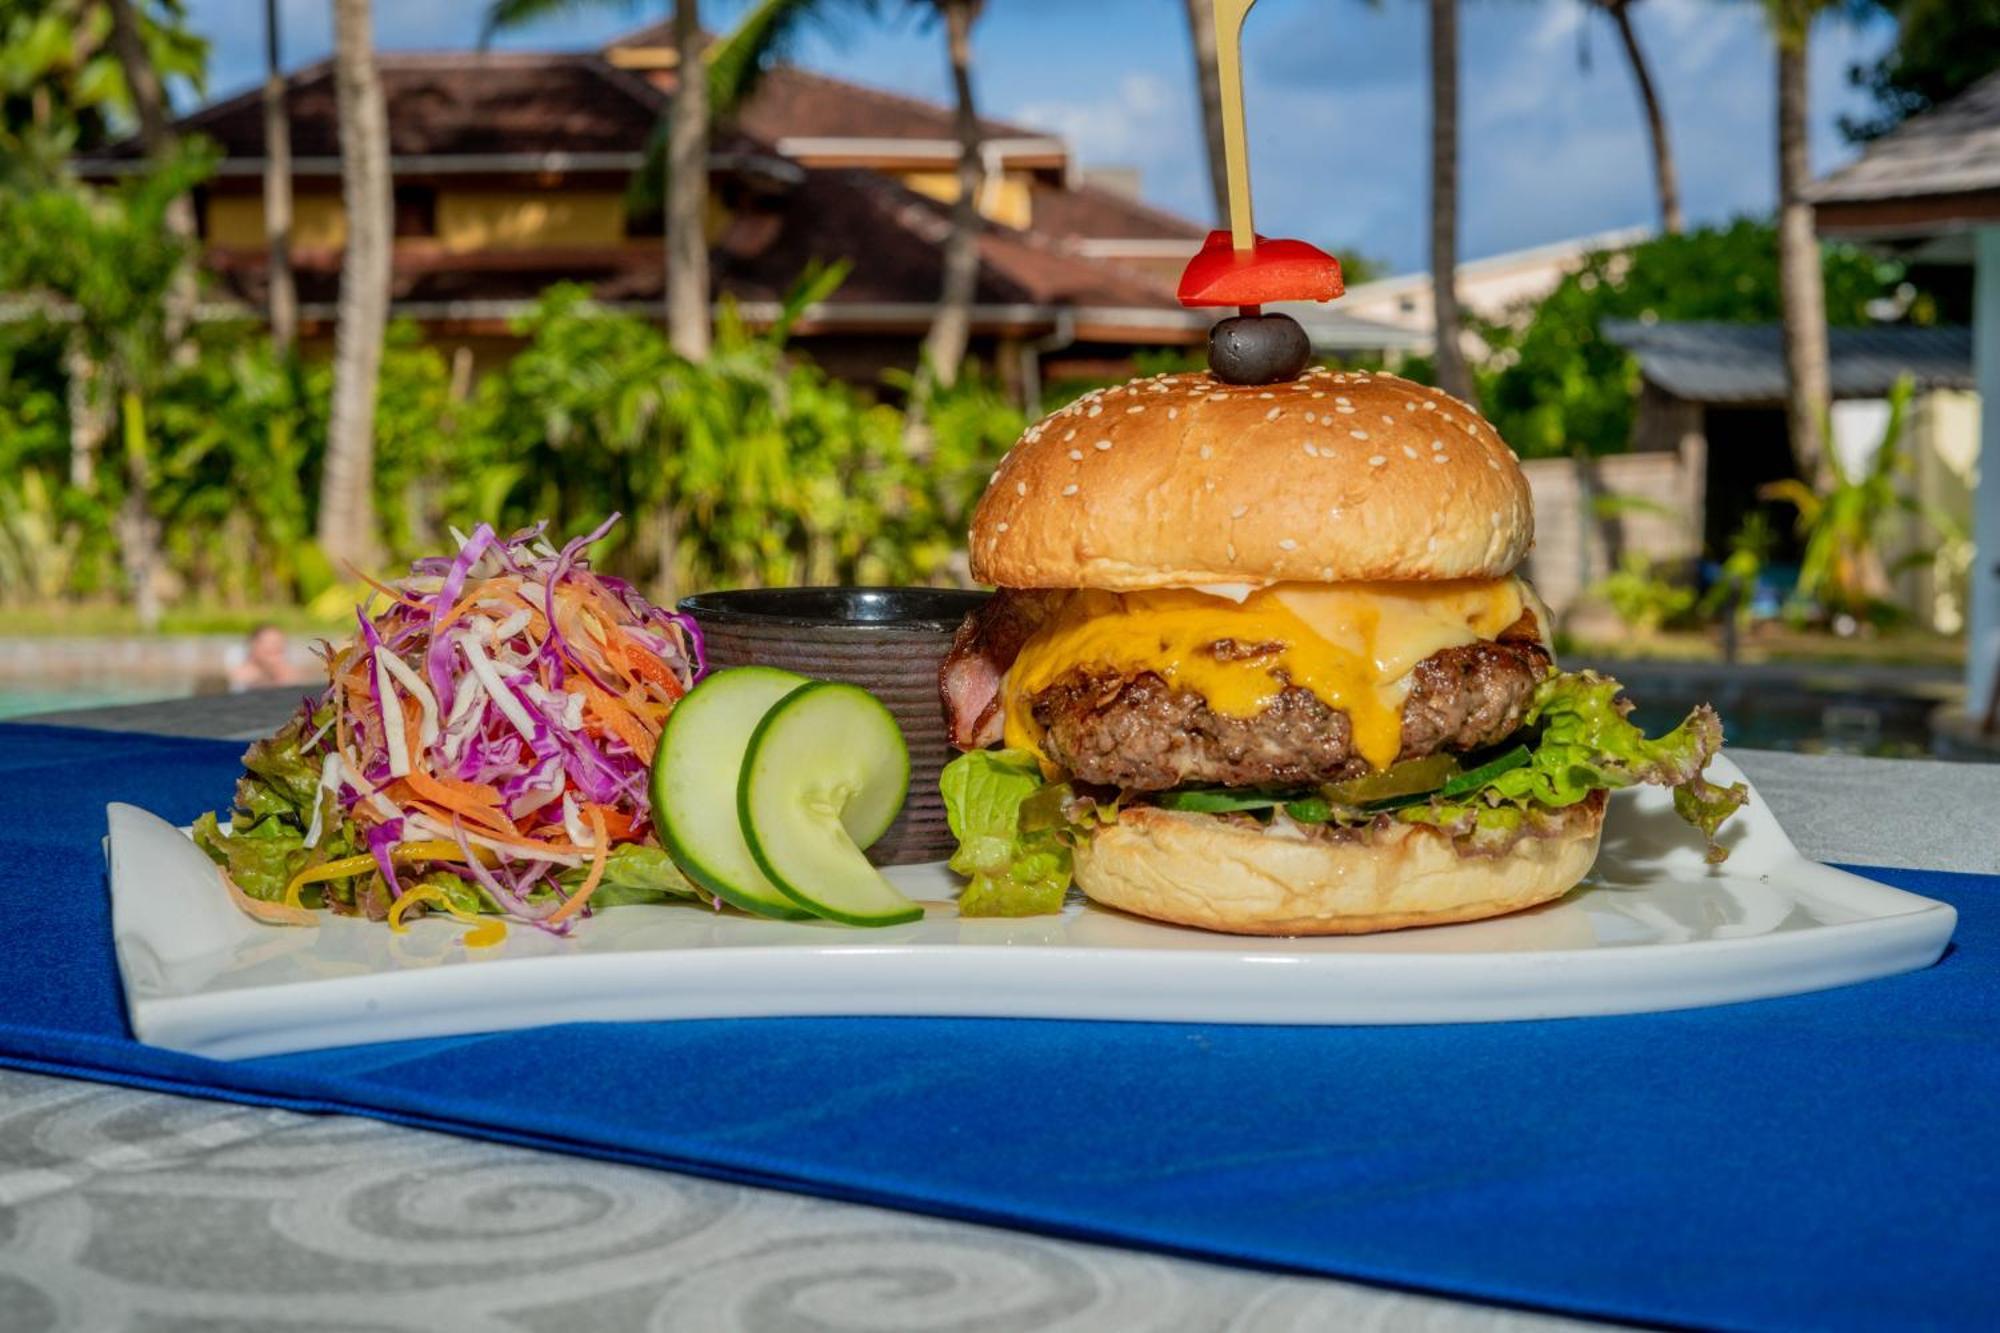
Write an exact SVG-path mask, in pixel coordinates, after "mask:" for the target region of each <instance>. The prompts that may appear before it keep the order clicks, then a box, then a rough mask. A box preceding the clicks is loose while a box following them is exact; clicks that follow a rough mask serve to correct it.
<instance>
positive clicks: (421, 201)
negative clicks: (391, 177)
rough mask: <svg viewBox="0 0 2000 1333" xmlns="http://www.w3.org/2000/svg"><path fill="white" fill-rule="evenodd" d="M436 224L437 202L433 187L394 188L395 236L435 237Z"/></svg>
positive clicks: (399, 186)
mask: <svg viewBox="0 0 2000 1333" xmlns="http://www.w3.org/2000/svg"><path fill="white" fill-rule="evenodd" d="M437 224H438V200H437V188H436V187H435V186H431V185H398V186H397V187H396V235H398V236H435V235H437V229H438V226H437Z"/></svg>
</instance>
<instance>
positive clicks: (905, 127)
mask: <svg viewBox="0 0 2000 1333" xmlns="http://www.w3.org/2000/svg"><path fill="white" fill-rule="evenodd" d="M673 44H674V36H673V29H672V26H671V25H670V24H667V23H654V24H649V25H647V26H646V27H643V28H640V29H639V30H638V31H637V32H629V33H626V34H625V35H624V36H623V37H620V38H618V39H616V40H615V41H613V42H611V43H610V44H609V45H608V46H607V47H606V48H605V49H606V50H607V51H615V50H618V49H620V48H623V47H671V46H672V45H673ZM651 74H652V75H653V76H654V77H655V78H656V80H657V81H658V82H659V83H660V84H661V85H662V86H663V87H667V88H669V89H670V88H671V87H672V85H673V79H674V72H673V71H672V70H671V69H665V70H654V71H651ZM741 123H742V126H743V128H744V129H745V130H747V131H749V132H750V133H751V134H754V135H756V136H758V137H759V138H762V139H766V140H770V141H776V140H778V139H787V138H792V137H801V138H805V137H810V138H837V139H955V138H957V137H958V131H957V129H956V128H955V127H954V125H953V123H952V111H951V108H950V107H947V106H941V105H939V104H938V103H936V102H927V101H924V100H923V99H921V98H916V97H906V96H904V95H903V94H902V93H892V92H890V91H888V90H887V89H883V88H871V87H869V86H867V85H866V84H860V83H853V82H851V81H849V80H846V79H835V78H830V77H828V76H827V75H824V74H815V73H813V72H811V71H810V70H803V69H800V68H798V67H797V66H796V65H779V66H777V67H776V68H774V69H772V70H770V71H769V72H767V73H766V74H765V75H764V77H763V79H762V81H761V82H760V83H759V84H758V86H757V92H756V95H755V96H754V97H752V98H751V100H750V103H749V105H747V106H745V107H744V108H743V114H742V117H741ZM979 131H980V133H981V134H983V135H986V136H987V137H988V138H1001V139H1043V138H1051V137H1054V136H1052V135H1050V134H1049V133H1048V132H1047V131H1045V130H1034V129H1027V128H1024V127H1023V126H1020V125H1012V124H1009V123H1007V122H1006V121H1002V120H992V119H989V118H987V117H984V116H982V117H980V120H979Z"/></svg>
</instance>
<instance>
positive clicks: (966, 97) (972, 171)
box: [919, 0, 986, 387]
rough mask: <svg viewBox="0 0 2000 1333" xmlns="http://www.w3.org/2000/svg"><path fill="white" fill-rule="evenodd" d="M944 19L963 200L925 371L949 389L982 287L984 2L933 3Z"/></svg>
mask: <svg viewBox="0 0 2000 1333" xmlns="http://www.w3.org/2000/svg"><path fill="white" fill-rule="evenodd" d="M931 3H932V4H934V5H935V6H936V7H937V10H938V13H939V15H940V16H941V17H942V18H943V20H944V32H945V55H946V58H947V60H948V61H949V62H950V64H951V86H952V95H953V100H954V106H953V111H952V128H953V130H954V131H955V132H956V134H957V136H958V197H957V198H956V199H955V200H954V201H953V202H952V206H951V232H950V233H949V234H948V235H947V236H946V237H945V242H944V284H943V287H942V289H941V290H940V291H939V293H938V305H937V314H936V315H935V316H933V317H932V320H931V328H930V332H929V333H928V334H927V335H925V337H924V352H923V356H924V359H923V367H922V369H921V371H920V372H919V373H920V375H927V376H929V377H931V378H933V379H935V380H936V381H937V383H939V384H942V385H945V386H946V387H949V386H951V385H952V384H954V383H956V382H957V381H958V371H959V367H960V366H961V365H962V364H963V363H964V361H965V348H966V343H967V342H968V341H969V340H970V337H971V333H972V302H973V298H974V296H975V295H976V294H977V292H978V287H979V232H980V215H979V195H980V191H981V190H982V188H983V187H984V185H985V180H986V170H985V162H984V154H983V153H982V152H981V147H980V137H979V108H978V105H977V104H976V103H975V102H974V101H973V96H972V25H973V24H974V23H976V22H978V21H979V12H980V9H981V8H982V7H983V0H931Z"/></svg>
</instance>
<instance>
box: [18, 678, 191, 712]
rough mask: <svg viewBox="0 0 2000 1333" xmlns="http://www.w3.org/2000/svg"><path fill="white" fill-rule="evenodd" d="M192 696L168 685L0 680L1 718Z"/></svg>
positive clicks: (188, 691)
mask: <svg viewBox="0 0 2000 1333" xmlns="http://www.w3.org/2000/svg"><path fill="white" fill-rule="evenodd" d="M191 693H192V690H190V689H189V688H188V687H187V686H185V685H175V684H172V683H170V682H168V683H162V682H150V683H139V682H134V683H131V684H120V683H118V682H115V681H87V682H81V683H78V684H74V685H48V686H43V685H26V684H20V683H16V682H12V681H0V719H6V718H12V717H30V716H33V715H34V714H37V713H56V712H62V711H64V710H66V709H71V708H103V707H108V706H110V705H112V704H143V703H152V702H154V701H156V700H160V699H182V698H186V697H187V696H188V695H189V694H191Z"/></svg>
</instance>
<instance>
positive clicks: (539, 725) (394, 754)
mask: <svg viewBox="0 0 2000 1333" xmlns="http://www.w3.org/2000/svg"><path fill="white" fill-rule="evenodd" d="M617 519H618V516H617V515H613V516H612V517H611V518H609V519H607V520H606V521H605V522H604V523H603V524H601V525H600V526H599V527H597V528H596V529H595V530H594V531H592V532H590V533H588V534H586V535H584V536H581V537H577V538H575V539H574V540H571V541H569V542H567V543H565V544H563V545H561V546H560V547H558V546H556V545H555V544H554V543H553V542H551V541H550V540H549V538H548V537H547V535H546V525H545V524H544V525H537V526H535V527H533V528H529V529H526V530H523V531H521V532H518V533H515V534H514V535H513V536H511V537H505V538H503V537H500V536H499V535H497V534H496V533H495V532H494V530H493V529H492V528H491V527H490V526H487V525H484V524H482V525H480V526H479V527H478V528H475V529H474V530H473V531H472V532H471V533H470V534H469V535H467V534H460V533H457V532H454V533H453V536H454V537H455V538H456V539H457V542H458V551H457V553H456V554H455V555H451V556H444V557H437V558H433V559H424V560H419V561H417V562H416V563H415V564H413V565H412V566H411V568H410V572H409V574H408V576H407V577H405V578H403V579H401V580H398V581H395V582H393V583H377V582H375V581H374V580H372V579H371V580H369V582H370V583H372V584H374V587H375V591H376V596H375V597H374V598H372V599H371V600H370V601H369V602H368V603H367V604H364V605H363V606H361V607H359V608H357V609H356V622H357V626H356V634H355V637H354V638H353V639H352V640H350V641H349V642H348V643H346V644H345V645H343V646H340V647H338V648H335V647H332V646H323V653H324V656H325V659H326V668H327V677H328V685H327V688H326V689H325V691H324V692H323V693H321V694H320V695H318V696H317V697H316V698H313V699H309V700H307V701H306V703H305V705H304V707H303V708H302V709H301V711H300V714H299V716H298V717H297V718H295V719H294V720H293V721H292V723H291V724H290V725H288V726H287V727H286V728H285V729H284V730H283V731H281V732H279V734H278V735H276V736H274V737H272V738H270V739H269V740H265V741H260V742H258V743H257V744H256V745H254V746H252V747H251V749H250V752H249V753H248V754H246V755H245V756H244V765H245V769H246V772H245V774H244V776H243V778H242V779H241V781H239V783H238V784H237V792H236V802H235V806H234V808H233V810H231V811H230V812H229V815H228V819H229V826H228V828H227V830H225V829H224V828H223V826H222V822H221V819H220V818H219V817H218V816H216V815H213V814H211V815H205V816H203V818H202V820H201V821H199V822H198V823H197V824H196V826H195V839H196V841H197V842H198V843H200V844H201V846H202V847H203V849H204V850H205V851H207V852H208V854H209V855H210V857H211V858H212V859H214V860H215V861H216V862H217V863H218V864H219V865H220V866H221V867H222V869H223V872H224V875H225V877H226V878H227V879H228V881H229V883H230V890H231V893H232V896H233V897H235V898H236V899H237V901H238V902H239V904H240V905H242V906H244V907H245V909H246V910H248V911H250V912H251V913H252V915H255V916H256V917H258V919H260V920H264V921H269V922H273V923H282V924H304V923H309V922H311V921H313V920H316V919H317V918H316V917H315V916H313V914H312V913H313V912H314V910H315V909H320V910H330V911H333V912H337V913H341V914H345V915H359V916H366V917H369V918H371V919H376V920H382V921H385V922H386V923H387V924H388V925H389V927H390V928H391V929H393V930H401V929H404V928H405V923H406V922H407V921H408V920H409V919H410V918H412V917H415V916H419V915H422V914H425V913H430V912H437V913H440V914H443V915H448V916H452V917H454V918H457V919H458V920H460V921H463V922H466V923H468V924H471V925H472V927H473V928H472V930H471V931H470V932H469V933H468V935H467V937H466V941H465V942H466V944H467V945H468V946H471V947H478V946H482V945H488V944H492V943H497V942H498V940H499V939H500V938H502V936H503V935H504V933H505V927H504V925H502V924H501V921H500V920H499V919H494V920H487V919H485V918H488V917H491V918H500V919H505V920H511V921H516V922H521V923H525V924H527V925H530V926H533V927H536V928H539V929H541V930H545V931H549V932H552V933H555V934H564V933H567V932H568V931H569V930H570V929H571V928H572V927H573V926H574V924H575V922H576V921H577V920H578V919H579V918H581V917H584V916H587V915H589V914H590V913H591V912H592V911H594V910H601V909H602V908H604V907H607V906H611V905H615V904H616V903H620V902H632V901H656V900H664V899H668V898H696V897H704V896H705V895H702V894H701V893H700V891H699V890H698V889H696V888H695V887H694V886H693V885H692V884H690V883H689V882H688V881H687V880H686V879H685V878H684V877H683V876H682V875H681V874H680V872H679V871H678V870H677V869H675V867H674V865H673V863H672V862H671V861H670V860H669V859H668V858H667V856H666V854H665V852H664V851H662V850H661V849H660V846H659V839H658V837H657V834H656V833H655V830H654V828H653V825H652V815H651V808H650V804H649V796H648V791H647V782H648V775H649V770H650V767H651V765H652V761H653V756H654V752H655V750H656V749H657V747H658V745H659V741H660V733H661V729H662V727H663V725H664V724H665V721H666V718H667V715H668V714H669V713H670V712H671V711H672V709H673V707H674V705H675V703H677V702H678V701H679V700H680V699H681V697H682V696H684V695H685V694H686V693H687V692H688V690H689V689H691V688H692V687H693V685H694V683H695V682H696V681H697V680H699V679H700V678H701V676H702V674H703V671H704V655H703V649H702V641H701V632H700V630H699V628H698V627H697V626H696V625H695V623H694V621H693V620H692V619H690V618H689V617H687V616H685V615H682V614H680V613H677V612H673V611H668V610H663V609H662V608H660V607H657V606H654V605H652V604H650V603H649V602H647V601H646V599H645V598H644V597H642V596H640V595H639V593H638V592H637V591H636V590H635V589H634V588H633V587H632V586H631V585H630V584H629V583H627V582H625V581H624V580H621V579H617V578H612V577H610V576H608V575H603V574H599V573H596V572H595V571H593V570H592V569H591V568H590V564H589V561H588V559H587V557H586V555H585V552H586V551H587V550H588V548H589V547H590V546H592V545H593V544H595V543H596V542H598V541H599V540H601V539H602V538H603V537H604V536H605V535H606V534H607V533H608V532H609V531H610V530H611V528H612V526H613V524H615V523H616V522H617Z"/></svg>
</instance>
